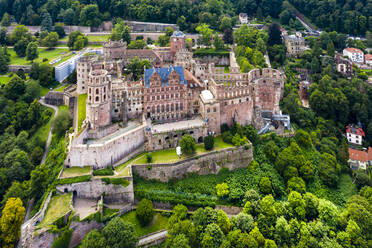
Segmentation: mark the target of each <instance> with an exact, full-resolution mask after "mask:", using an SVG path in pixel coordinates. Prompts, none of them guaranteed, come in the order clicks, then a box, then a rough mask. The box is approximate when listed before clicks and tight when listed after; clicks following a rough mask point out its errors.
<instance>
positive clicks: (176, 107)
mask: <svg viewBox="0 0 372 248" xmlns="http://www.w3.org/2000/svg"><path fill="white" fill-rule="evenodd" d="M176 111H178V103H176Z"/></svg>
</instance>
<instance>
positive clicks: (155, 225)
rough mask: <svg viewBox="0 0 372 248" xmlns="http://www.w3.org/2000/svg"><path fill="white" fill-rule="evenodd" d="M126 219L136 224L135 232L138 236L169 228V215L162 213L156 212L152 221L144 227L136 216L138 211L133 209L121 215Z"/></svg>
mask: <svg viewBox="0 0 372 248" xmlns="http://www.w3.org/2000/svg"><path fill="white" fill-rule="evenodd" d="M121 218H122V219H123V220H124V221H126V222H129V223H131V224H132V225H133V226H134V232H135V233H136V234H137V236H139V237H141V236H144V235H146V234H149V233H153V232H156V231H159V230H162V229H166V228H167V224H168V217H165V216H164V215H162V214H160V213H156V214H155V216H154V219H153V220H152V222H151V223H150V224H149V225H147V226H144V227H142V226H141V225H140V223H139V221H138V219H137V217H136V211H131V212H129V213H126V214H124V215H123V216H122V217H121Z"/></svg>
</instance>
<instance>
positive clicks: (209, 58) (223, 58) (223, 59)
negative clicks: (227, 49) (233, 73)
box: [197, 54, 230, 66]
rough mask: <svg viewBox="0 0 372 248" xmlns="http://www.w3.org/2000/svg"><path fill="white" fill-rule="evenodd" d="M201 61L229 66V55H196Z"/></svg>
mask: <svg viewBox="0 0 372 248" xmlns="http://www.w3.org/2000/svg"><path fill="white" fill-rule="evenodd" d="M197 58H198V59H200V61H201V62H202V63H209V64H210V63H214V64H215V65H221V66H229V65H230V56H229V54H227V55H205V56H197Z"/></svg>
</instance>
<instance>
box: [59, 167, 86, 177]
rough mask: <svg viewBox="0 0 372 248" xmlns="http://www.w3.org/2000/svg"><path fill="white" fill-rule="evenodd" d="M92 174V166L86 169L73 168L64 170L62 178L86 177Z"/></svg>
mask: <svg viewBox="0 0 372 248" xmlns="http://www.w3.org/2000/svg"><path fill="white" fill-rule="evenodd" d="M89 173H90V166H84V167H71V168H66V169H64V170H63V173H62V175H61V176H62V177H63V178H64V177H77V176H84V175H89Z"/></svg>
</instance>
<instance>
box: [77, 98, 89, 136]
mask: <svg viewBox="0 0 372 248" xmlns="http://www.w3.org/2000/svg"><path fill="white" fill-rule="evenodd" d="M87 97H88V94H81V95H79V96H78V130H80V128H81V125H82V124H83V121H84V120H85V117H86V102H87Z"/></svg>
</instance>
